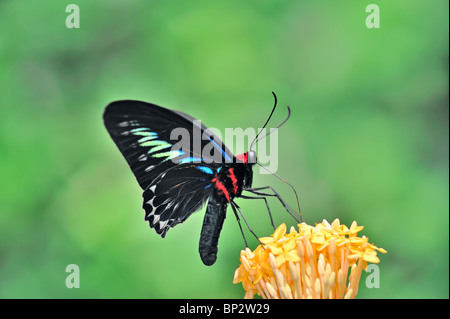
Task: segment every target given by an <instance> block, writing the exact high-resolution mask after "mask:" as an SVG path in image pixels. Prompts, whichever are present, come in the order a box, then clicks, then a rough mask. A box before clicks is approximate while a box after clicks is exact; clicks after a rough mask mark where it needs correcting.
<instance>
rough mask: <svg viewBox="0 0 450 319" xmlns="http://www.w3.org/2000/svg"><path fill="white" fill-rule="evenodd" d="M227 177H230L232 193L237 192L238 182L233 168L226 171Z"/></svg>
mask: <svg viewBox="0 0 450 319" xmlns="http://www.w3.org/2000/svg"><path fill="white" fill-rule="evenodd" d="M228 176H230V178H231V182H232V183H233V189H234V193H235V194H236V193H237V190H238V180H237V178H236V175H234V168H230V169H229V170H228Z"/></svg>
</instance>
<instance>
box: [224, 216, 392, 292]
mask: <svg viewBox="0 0 450 319" xmlns="http://www.w3.org/2000/svg"><path fill="white" fill-rule="evenodd" d="M363 228H364V227H363V226H358V224H357V223H356V222H353V223H352V225H351V226H350V228H348V227H347V226H345V225H341V224H340V222H339V219H336V220H334V221H333V222H332V223H331V224H329V223H328V222H327V221H326V220H323V222H322V223H320V224H317V225H316V226H315V227H313V226H310V225H307V224H305V223H301V224H298V231H296V230H295V228H294V227H291V229H290V233H289V234H286V225H285V224H281V225H280V226H279V227H278V228H277V229H276V230H275V232H274V233H273V235H272V236H270V237H263V238H260V241H261V245H259V246H258V247H257V248H256V249H255V251H251V250H250V249H249V248H246V249H245V250H242V251H241V257H240V260H241V265H240V266H239V268H237V269H236V271H235V274H234V280H233V283H235V284H236V283H242V286H243V287H244V289H245V291H246V293H245V296H244V297H245V298H253V297H254V295H255V294H258V295H260V296H261V297H262V298H269V299H278V298H289V299H293V298H295V299H304V298H317V299H319V298H324V299H328V298H333V299H339V298H355V296H356V294H357V292H358V286H359V280H360V278H361V272H362V270H363V269H366V267H367V263H378V262H380V260H379V258H378V257H377V251H379V252H381V253H386V250H384V249H383V248H378V247H377V246H375V245H373V244H370V243H369V239H368V238H367V237H366V236H362V237H358V236H357V234H358V232H360V231H361V230H362V229H363ZM347 280H348V283H347Z"/></svg>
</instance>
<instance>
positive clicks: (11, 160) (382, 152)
mask: <svg viewBox="0 0 450 319" xmlns="http://www.w3.org/2000/svg"><path fill="white" fill-rule="evenodd" d="M69 3H72V2H65V1H56V0H55V1H31V0H30V1H12V0H3V1H0V92H1V93H0V174H1V175H0V181H1V182H0V185H1V189H0V213H1V215H0V297H1V298H80V297H82V298H241V297H242V296H243V294H244V291H243V289H242V286H241V285H233V284H232V280H233V274H234V270H235V268H237V267H238V265H239V252H240V250H241V249H242V248H243V247H244V243H243V240H242V237H241V234H240V232H239V228H238V227H237V224H236V221H235V220H234V216H233V214H232V213H231V211H229V212H228V218H227V220H226V222H225V225H224V229H223V232H222V236H221V240H220V242H219V255H218V261H217V263H216V264H215V265H214V266H213V267H206V266H204V265H203V264H202V262H201V260H200V258H199V254H198V240H199V236H200V229H201V224H202V219H203V211H202V212H198V213H196V214H194V215H193V216H192V217H191V218H189V219H188V220H187V221H186V222H185V223H184V224H182V225H179V226H177V227H176V228H174V229H172V230H170V232H169V233H168V235H167V237H166V238H165V239H162V238H160V237H159V236H158V235H157V234H156V233H155V232H154V231H153V230H152V229H149V227H148V224H147V223H146V222H145V221H144V212H143V211H142V209H141V201H142V199H141V190H140V188H139V186H138V184H137V183H136V182H135V179H134V176H133V175H132V173H131V172H130V171H129V169H128V167H127V165H126V163H125V161H124V159H123V158H122V156H121V155H120V153H119V152H118V150H117V149H116V147H115V145H114V144H113V142H112V141H111V140H110V138H109V136H108V134H107V132H106V130H105V129H104V127H103V123H102V118H101V116H102V112H103V109H104V107H105V105H107V104H108V103H109V102H111V101H114V100H117V99H138V100H144V101H149V102H153V103H156V104H159V105H163V106H165V107H169V108H173V109H178V110H182V111H184V112H187V113H189V114H192V115H193V116H195V117H197V118H200V119H202V121H203V122H204V123H205V124H206V125H208V126H211V127H216V128H219V129H221V130H222V132H224V129H225V128H226V127H230V128H234V127H242V128H246V127H260V126H261V125H262V124H263V123H264V121H265V120H266V118H267V116H268V113H269V112H270V110H271V107H272V105H273V98H272V95H271V91H275V92H276V93H277V95H278V102H279V105H280V106H283V107H280V108H279V109H278V111H277V112H276V114H275V116H274V120H273V122H272V125H273V126H274V125H275V124H276V123H279V122H280V121H281V120H282V119H284V117H285V115H286V110H285V108H284V106H286V105H290V106H291V108H292V117H291V119H290V120H289V121H288V123H287V124H286V125H285V126H283V128H282V129H281V130H280V131H279V147H278V152H279V153H278V156H279V168H278V172H277V173H278V174H279V175H281V176H283V177H285V178H286V179H287V180H288V181H290V182H291V183H293V184H294V185H295V187H296V189H297V191H298V193H299V195H300V200H301V203H302V211H303V214H304V217H305V219H306V221H307V222H308V223H309V224H312V225H314V223H317V222H321V221H322V219H324V218H326V219H327V220H329V221H332V220H334V219H335V218H339V219H340V220H341V222H342V223H345V224H347V225H350V223H351V222H352V221H353V220H357V221H358V223H359V224H361V225H364V226H365V227H366V228H365V229H364V231H363V232H362V234H365V235H367V236H368V237H369V239H370V242H373V243H375V244H376V245H378V246H380V247H384V248H385V249H387V251H388V254H386V255H381V256H380V258H381V263H380V269H381V270H380V271H381V282H380V284H381V287H380V288H379V289H368V288H366V287H365V286H364V285H363V283H364V281H363V280H364V279H362V281H361V283H362V284H361V288H360V291H359V294H358V297H359V298H448V297H449V286H448V283H449V278H448V277H449V264H448V262H449V197H448V191H449V189H448V188H449V187H448V186H449V184H448V176H449V175H448V174H449V171H448V169H449V165H448V164H449V162H448V142H449V141H448V133H449V131H448V9H449V8H448V6H449V5H448V1H444V0H433V1H411V0H397V1H391V0H377V1H376V2H375V3H376V4H378V5H379V7H380V17H381V28H380V29H368V28H367V27H366V25H365V20H366V17H367V15H368V13H366V12H365V8H366V6H367V5H368V4H370V3H372V2H371V1H369V0H367V1H353V0H348V1H347V0H345V1H344V0H340V1H269V0H262V1H231V0H228V1H144V0H142V1H140V0H133V1H118V0H108V1H106V0H105V1H95V3H94V1H87V0H76V1H74V3H76V4H78V5H79V7H80V16H81V27H80V29H68V28H66V26H65V19H66V17H67V15H68V13H66V12H65V8H66V5H68V4H69ZM234 151H235V152H236V153H241V152H243V151H245V150H244V149H234ZM268 184H270V185H273V186H274V187H276V188H277V189H278V190H279V191H280V192H281V193H282V194H283V196H285V197H286V199H287V200H288V201H289V202H290V203H291V205H292V206H294V205H295V202H294V197H293V196H292V194H291V192H290V189H289V188H288V187H287V186H286V185H284V184H283V183H280V182H279V181H278V180H277V179H276V178H274V177H272V176H268V175H259V174H256V176H255V178H254V185H255V186H256V185H260V186H263V185H268ZM237 202H238V203H239V205H241V207H242V208H243V210H244V212H245V214H246V216H247V219H248V221H249V222H250V224H251V225H252V227H253V229H254V231H255V232H256V233H257V234H258V235H259V236H267V235H269V234H271V233H272V229H271V227H270V223H269V220H268V217H267V213H266V210H265V207H264V204H263V203H259V201H256V202H254V201H245V200H238V201H237ZM271 207H272V210H273V212H274V215H275V222H276V224H280V223H281V222H286V223H287V224H288V225H293V224H294V223H293V220H292V219H291V218H290V217H289V216H288V215H287V214H286V213H285V212H284V210H283V209H282V207H281V205H279V204H278V203H277V202H276V201H271ZM247 238H248V239H249V240H250V242H251V245H252V248H255V247H256V241H255V240H254V238H252V236H251V235H250V234H248V232H247ZM68 264H77V265H78V266H79V267H80V272H81V279H80V286H81V287H80V288H79V289H68V288H66V286H65V279H66V276H67V275H68V274H67V273H66V272H65V268H66V266H67V265H68Z"/></svg>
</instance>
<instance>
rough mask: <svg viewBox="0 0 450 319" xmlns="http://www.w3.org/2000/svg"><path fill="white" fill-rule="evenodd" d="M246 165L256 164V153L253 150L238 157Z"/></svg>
mask: <svg viewBox="0 0 450 319" xmlns="http://www.w3.org/2000/svg"><path fill="white" fill-rule="evenodd" d="M236 157H237V159H238V160H239V161H241V162H242V163H244V164H256V152H255V151H253V150H251V151H248V152H245V153H244V154H239V155H237V156H236Z"/></svg>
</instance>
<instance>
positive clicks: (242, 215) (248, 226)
mask: <svg viewBox="0 0 450 319" xmlns="http://www.w3.org/2000/svg"><path fill="white" fill-rule="evenodd" d="M230 203H231V207H233V206H234V207H233V211H234V212H235V214H236V211H235V210H234V208H237V210H238V211H239V214H241V217H242V219H243V220H244V222H245V224H246V225H247V228H248V230H249V231H250V232H251V233H252V234H253V236H255V238H256V239H258V242H259V244H260V245H262V243H261V241H260V240H259V238H258V236H256V234H255V233H254V232H253V230H252V228H251V227H250V225H249V224H248V223H247V220H246V219H245V217H244V214H242V211H241V208H240V207H239V205H238V204H236V203H235V202H234V201H231V202H230ZM239 225H240V224H239ZM241 231H242V228H241ZM242 234H243V233H242ZM244 239H245V237H244ZM247 247H248V246H247Z"/></svg>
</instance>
